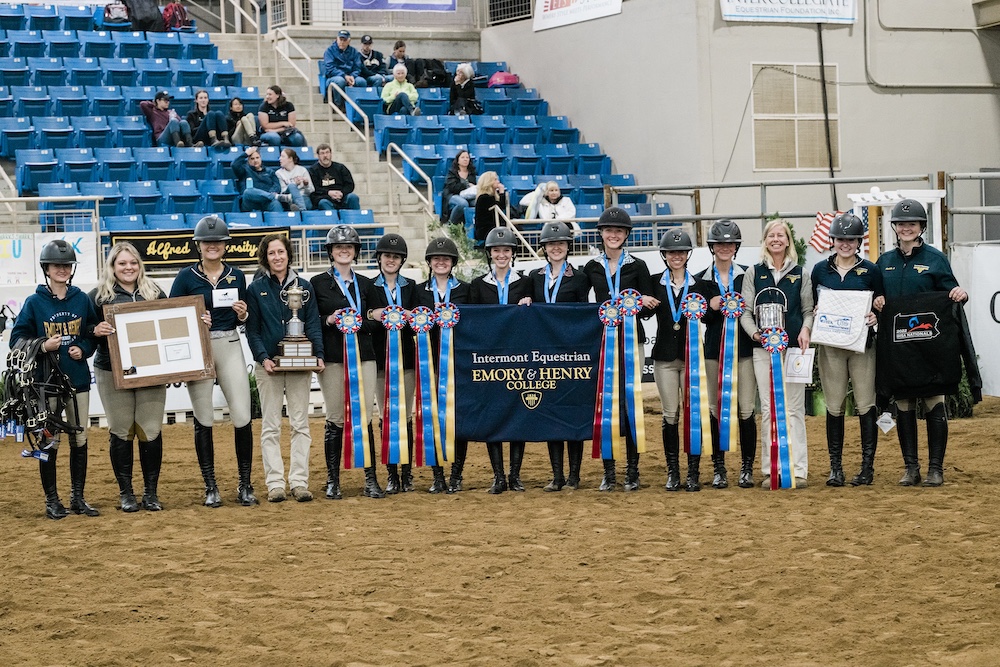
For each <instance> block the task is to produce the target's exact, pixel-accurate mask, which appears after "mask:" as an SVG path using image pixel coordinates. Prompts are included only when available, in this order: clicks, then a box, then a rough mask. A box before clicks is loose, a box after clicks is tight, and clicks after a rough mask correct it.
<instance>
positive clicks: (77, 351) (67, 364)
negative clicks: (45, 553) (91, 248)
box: [10, 239, 100, 519]
mask: <svg viewBox="0 0 1000 667" xmlns="http://www.w3.org/2000/svg"><path fill="white" fill-rule="evenodd" d="M38 263H39V264H40V266H41V268H42V274H43V275H44V276H45V283H44V284H41V285H39V286H38V287H37V288H36V289H35V293H34V294H32V295H31V296H29V297H28V298H27V299H25V300H24V305H23V306H22V307H21V312H20V313H18V315H17V319H16V320H15V322H14V328H13V329H12V330H11V332H10V347H11V349H13V348H14V345H15V344H16V343H17V342H18V341H20V340H23V339H37V338H44V339H45V342H44V343H43V344H42V349H44V351H45V352H56V353H58V356H59V369H60V370H61V371H62V372H63V373H65V374H66V375H67V376H68V378H69V381H70V382H71V383H72V385H73V388H74V389H75V390H76V397H75V399H74V400H69V401H67V404H66V408H65V411H64V414H65V417H62V415H55V417H56V418H63V419H65V421H66V423H67V424H68V425H69V426H70V427H78V428H80V429H81V430H80V431H79V432H74V431H72V430H70V431H68V432H67V438H68V440H69V474H70V483H71V485H72V486H71V488H72V492H71V496H70V504H69V509H68V510H67V509H66V508H65V507H64V506H63V504H62V502H61V501H60V500H59V492H58V489H57V487H56V454H57V453H58V448H59V443H58V442H56V443H55V444H54V445H53V446H52V447H50V448H49V449H48V450H46V451H47V452H48V454H49V456H48V460H46V461H43V460H41V459H39V461H38V470H39V473H40V476H41V481H42V490H43V491H44V492H45V516H47V517H48V518H50V519H62V518H64V517H66V516H69V513H70V512H72V513H73V514H84V515H86V516H98V515H99V514H100V512H99V511H98V510H97V509H96V508H94V507H92V506H91V505H90V504H89V503H88V502H87V501H86V500H84V498H83V492H84V487H85V486H86V484H87V426H88V425H89V424H90V367H89V366H88V365H87V359H88V358H89V357H90V356H91V355H93V354H94V350H95V349H96V341H95V339H94V327H95V326H97V324H98V322H100V318H99V317H98V315H97V311H96V309H95V308H94V304H93V302H92V301H91V300H90V299H89V298H88V297H87V295H86V294H85V293H84V292H82V291H81V290H80V288H79V287H77V286H75V285H73V274H74V273H76V266H77V258H76V251H75V250H74V249H73V246H72V245H70V243H69V242H68V241H64V240H63V239H57V240H54V241H49V242H48V243H46V244H45V245H44V246H43V247H42V250H41V252H40V253H39V257H38Z"/></svg>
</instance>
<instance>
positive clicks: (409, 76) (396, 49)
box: [385, 39, 417, 83]
mask: <svg viewBox="0 0 1000 667" xmlns="http://www.w3.org/2000/svg"><path fill="white" fill-rule="evenodd" d="M396 65H406V80H407V81H409V82H410V83H416V82H417V64H416V63H415V62H414V61H413V58H407V57H406V42H404V41H403V40H401V39H400V40H396V43H395V44H394V45H393V47H392V55H390V56H389V62H387V63H386V64H385V67H386V71H387V72H391V71H392V68H393V67H395V66H396Z"/></svg>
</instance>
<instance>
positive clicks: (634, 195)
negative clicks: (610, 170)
mask: <svg viewBox="0 0 1000 667" xmlns="http://www.w3.org/2000/svg"><path fill="white" fill-rule="evenodd" d="M601 180H602V181H603V183H604V185H614V186H631V185H635V176H634V175H632V174H606V175H605V176H602V177H601ZM623 203H624V204H645V203H646V195H645V194H643V193H641V192H627V193H626V192H623V193H619V194H618V205H619V206H621V205H622V204H623Z"/></svg>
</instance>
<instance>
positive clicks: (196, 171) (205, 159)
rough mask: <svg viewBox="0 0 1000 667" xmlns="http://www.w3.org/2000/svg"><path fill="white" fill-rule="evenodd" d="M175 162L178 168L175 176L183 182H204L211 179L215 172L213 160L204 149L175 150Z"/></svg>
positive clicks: (187, 147)
mask: <svg viewBox="0 0 1000 667" xmlns="http://www.w3.org/2000/svg"><path fill="white" fill-rule="evenodd" d="M172 152H173V156H174V162H175V163H176V165H177V167H176V169H175V170H174V174H175V175H176V176H177V179H178V180H182V181H204V180H206V179H208V178H211V176H212V171H213V169H212V168H213V164H212V158H211V157H210V156H209V154H208V150H207V149H206V148H204V147H199V148H194V147H192V146H186V147H184V148H174V149H173V151H172Z"/></svg>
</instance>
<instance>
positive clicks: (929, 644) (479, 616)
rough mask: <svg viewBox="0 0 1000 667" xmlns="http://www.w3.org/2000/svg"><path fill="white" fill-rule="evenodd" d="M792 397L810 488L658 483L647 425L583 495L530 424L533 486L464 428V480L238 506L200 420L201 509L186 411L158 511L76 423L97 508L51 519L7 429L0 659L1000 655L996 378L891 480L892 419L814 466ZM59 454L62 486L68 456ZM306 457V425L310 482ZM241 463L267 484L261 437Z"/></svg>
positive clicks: (406, 660) (240, 661)
mask: <svg viewBox="0 0 1000 667" xmlns="http://www.w3.org/2000/svg"><path fill="white" fill-rule="evenodd" d="M655 405H656V404H655V402H654V401H647V410H650V409H653V408H654V407H655ZM808 421H809V423H808V428H809V441H810V446H809V449H810V462H811V470H810V477H809V482H810V486H809V488H807V489H802V490H797V491H783V492H771V491H765V490H761V489H759V488H758V489H753V490H742V489H738V488H735V485H734V487H733V488H730V489H728V490H725V491H717V490H712V489H710V488H709V489H706V490H704V491H702V492H701V493H683V492H682V493H673V494H668V493H666V492H665V491H664V490H663V487H662V485H663V482H664V466H663V454H662V450H661V448H660V446H659V438H658V436H657V437H655V438H654V440H653V441H654V442H655V443H656V444H655V446H651V447H650V450H651V451H650V453H648V454H646V455H645V456H644V457H643V459H642V466H641V470H642V483H643V488H642V490H641V491H640V492H638V493H632V494H625V493H621V492H618V493H614V494H606V493H599V492H598V491H597V484H598V482H599V480H600V473H599V471H600V465H599V463H598V462H596V461H593V460H589V459H585V461H584V488H581V489H580V490H578V491H563V492H561V493H543V492H542V486H544V484H545V483H546V482H547V480H548V476H549V469H548V463H547V456H546V454H545V449H544V445H529V451H528V456H527V457H526V461H525V469H524V473H523V478H524V481H525V483H526V485H527V486H528V491H527V493H523V494H516V493H505V494H503V495H501V496H497V497H494V496H490V495H488V494H487V493H486V488H487V486H488V484H489V479H490V473H489V464H488V460H487V457H486V453H485V449H484V448H483V447H482V446H481V445H477V444H473V445H472V448H471V450H470V459H469V465H468V467H467V470H466V475H465V480H466V488H467V490H466V491H465V492H464V493H461V494H458V495H454V496H432V495H429V494H427V493H424V492H422V491H423V489H426V487H427V486H428V485H429V483H430V474H429V470H427V471H423V470H422V471H420V474H419V476H418V479H419V482H420V487H421V492H417V493H410V494H404V495H400V496H396V497H393V498H387V499H385V500H372V499H367V498H363V497H360V495H359V494H360V490H361V486H362V475H361V473H360V471H351V472H347V473H345V474H344V476H343V479H344V485H343V486H344V490H345V494H346V497H345V498H344V500H342V501H340V502H332V501H328V500H325V499H323V498H322V497H317V499H316V500H315V501H313V502H311V503H301V504H300V503H296V502H284V503H279V504H268V503H267V502H264V503H263V504H262V505H260V506H259V507H255V508H244V507H240V506H238V505H236V503H235V502H234V497H235V495H236V483H235V482H236V472H235V457H234V455H233V451H232V436H231V430H230V429H229V428H217V434H218V435H217V470H218V474H219V478H220V487H221V488H222V492H223V497H224V499H225V501H226V504H225V506H224V507H222V508H221V509H215V510H213V509H208V508H204V507H201V506H200V501H201V489H200V482H199V475H198V472H197V467H196V462H195V456H194V451H193V448H192V445H191V427H190V425H172V426H169V427H166V431H165V433H166V442H167V445H166V451H165V463H164V468H163V476H162V481H161V486H160V497H161V499H162V500H163V502H164V505H165V507H166V511H163V512H160V513H149V512H140V513H137V514H131V515H126V514H123V513H122V512H120V511H116V510H115V509H114V508H115V501H116V499H117V487H116V486H115V484H114V482H113V478H112V473H111V467H110V463H109V461H108V456H107V439H106V433H105V432H104V431H103V430H102V429H98V428H92V429H91V430H90V438H91V467H90V482H89V484H88V487H87V491H88V493H87V497H88V499H89V500H90V501H91V502H92V503H93V504H95V505H98V506H99V507H100V509H101V510H102V511H103V515H102V516H101V517H99V518H86V517H78V516H71V517H69V518H67V519H65V520H63V521H58V522H55V521H48V520H46V519H45V518H44V516H43V503H42V493H41V490H40V486H39V482H38V473H37V471H36V465H34V463H33V462H31V461H25V460H22V459H21V458H20V457H19V455H18V453H19V448H18V447H17V446H16V445H15V444H13V442H12V441H11V440H7V441H6V442H5V443H4V446H3V448H2V449H0V456H2V460H3V462H4V463H3V465H2V466H0V490H2V492H0V535H2V536H3V547H2V551H0V553H2V560H0V577H2V580H3V584H2V586H0V649H2V653H0V656H2V657H0V663H2V664H3V665H174V664H191V665H350V666H361V665H450V664H454V665H517V666H520V667H528V666H530V665H578V666H592V665H674V664H677V665H680V664H683V665H984V666H985V665H990V666H995V665H997V664H1000V627H998V623H1000V556H998V553H1000V549H998V547H1000V539H998V535H1000V527H998V522H997V507H998V506H1000V486H998V484H997V483H996V476H997V474H998V470H1000V450H998V448H997V434H998V433H1000V399H988V400H987V401H986V402H985V403H983V404H980V405H979V406H977V408H976V416H975V418H974V419H970V420H960V421H953V422H951V442H950V448H949V450H948V456H947V460H946V465H947V470H946V472H945V479H946V484H945V486H944V487H942V488H940V489H923V488H908V489H907V488H900V487H898V486H897V485H896V481H897V480H898V478H899V476H900V474H901V468H902V465H901V461H900V456H899V448H898V445H897V442H896V437H895V433H894V432H891V433H890V434H889V436H887V437H883V439H882V445H881V447H880V449H879V453H878V458H877V466H876V481H875V484H874V485H873V486H872V487H869V488H851V487H849V486H848V487H845V488H841V489H833V488H828V487H826V486H825V485H824V483H823V482H824V481H825V479H826V473H827V463H828V459H827V457H826V451H825V449H826V448H825V443H824V438H823V436H822V432H823V423H822V421H821V420H820V419H819V418H809V420H808ZM851 422H853V423H851V424H850V428H849V430H848V437H849V440H850V441H851V442H852V443H854V446H851V447H849V448H848V449H849V454H847V455H846V457H845V458H846V467H847V468H848V474H849V475H852V474H853V473H854V472H856V470H857V466H858V462H859V458H860V456H859V453H858V448H857V446H856V442H857V440H856V438H857V424H856V420H851ZM322 426H323V422H322V421H321V420H320V419H316V420H314V421H313V434H314V436H315V439H314V443H320V442H321V437H322ZM647 433H658V417H657V416H650V417H649V418H648V422H647ZM920 437H921V443H922V447H925V445H924V442H925V440H924V434H923V433H921V436H920ZM286 446H287V435H286ZM924 451H925V450H924ZM734 458H735V457H734ZM925 459H926V456H925V455H923V456H922V463H923V464H924V466H925V467H926V460H925ZM136 467H137V471H136V478H137V480H138V479H139V473H138V462H137V466H136ZM737 467H738V464H737V462H736V461H733V460H731V461H730V464H729V470H730V477H731V479H733V480H734V481H735V477H736V470H737ZM59 476H60V489H61V490H62V495H63V500H64V501H65V502H67V503H68V500H69V499H68V495H69V491H68V490H69V474H68V470H67V462H66V461H65V460H61V461H60V471H59ZM384 477H385V474H384V470H381V471H380V479H381V480H382V481H383V483H384ZM702 477H703V481H706V482H707V481H710V476H709V474H708V473H706V472H704V471H703V474H702ZM757 477H758V480H759V474H758V476H757ZM324 480H325V469H324V466H323V462H322V446H315V447H314V449H313V456H312V481H311V488H312V491H313V492H314V493H316V494H317V495H318V496H321V494H322V483H323V482H324ZM254 481H255V483H256V487H257V492H258V495H259V496H262V497H263V496H266V491H265V490H264V485H263V480H262V475H261V473H260V465H259V460H258V461H256V462H255V470H254ZM139 484H140V485H141V482H139Z"/></svg>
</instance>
